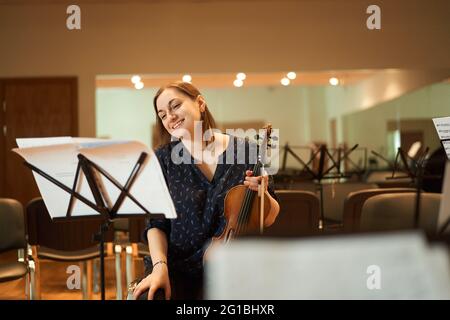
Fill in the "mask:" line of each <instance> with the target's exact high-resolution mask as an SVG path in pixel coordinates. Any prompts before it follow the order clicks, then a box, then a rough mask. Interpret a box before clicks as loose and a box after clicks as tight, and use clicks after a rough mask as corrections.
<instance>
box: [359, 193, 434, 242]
mask: <svg viewBox="0 0 450 320" xmlns="http://www.w3.org/2000/svg"><path fill="white" fill-rule="evenodd" d="M441 197H442V195H441V194H438V193H422V194H421V201H420V204H421V206H420V217H419V227H420V228H422V229H424V230H425V231H426V232H427V233H431V234H434V233H436V227H437V219H438V215H439V206H440V202H441ZM415 205H416V193H413V192H411V193H395V194H380V195H376V196H373V197H371V198H369V199H368V200H367V201H366V202H365V203H364V205H363V209H362V214H361V222H360V229H361V230H362V231H384V230H399V229H411V228H414V216H415Z"/></svg>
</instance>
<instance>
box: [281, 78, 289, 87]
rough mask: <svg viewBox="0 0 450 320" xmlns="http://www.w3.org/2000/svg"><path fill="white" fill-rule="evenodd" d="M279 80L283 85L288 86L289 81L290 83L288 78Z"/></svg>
mask: <svg viewBox="0 0 450 320" xmlns="http://www.w3.org/2000/svg"><path fill="white" fill-rule="evenodd" d="M280 82H281V84H282V85H283V86H288V85H289V83H291V80H289V79H288V78H283V79H281V81H280Z"/></svg>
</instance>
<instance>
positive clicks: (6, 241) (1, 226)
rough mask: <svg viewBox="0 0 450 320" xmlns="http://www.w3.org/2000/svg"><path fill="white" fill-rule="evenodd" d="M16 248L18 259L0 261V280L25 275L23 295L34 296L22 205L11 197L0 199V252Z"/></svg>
mask: <svg viewBox="0 0 450 320" xmlns="http://www.w3.org/2000/svg"><path fill="white" fill-rule="evenodd" d="M11 250H18V253H19V254H18V255H19V258H18V261H13V262H7V263H6V262H2V263H0V282H6V281H12V280H17V279H20V278H23V277H26V281H25V295H26V296H27V297H28V298H29V299H34V298H35V292H34V262H33V261H32V260H30V259H29V257H28V250H27V241H26V237H25V223H24V214H23V207H22V205H21V204H20V202H18V201H16V200H13V199H0V253H6V252H7V251H11Z"/></svg>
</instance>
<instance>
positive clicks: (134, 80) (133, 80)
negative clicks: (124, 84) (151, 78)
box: [131, 75, 141, 84]
mask: <svg viewBox="0 0 450 320" xmlns="http://www.w3.org/2000/svg"><path fill="white" fill-rule="evenodd" d="M131 82H133V83H134V84H136V83H138V82H141V77H139V76H138V75H135V76H132V77H131Z"/></svg>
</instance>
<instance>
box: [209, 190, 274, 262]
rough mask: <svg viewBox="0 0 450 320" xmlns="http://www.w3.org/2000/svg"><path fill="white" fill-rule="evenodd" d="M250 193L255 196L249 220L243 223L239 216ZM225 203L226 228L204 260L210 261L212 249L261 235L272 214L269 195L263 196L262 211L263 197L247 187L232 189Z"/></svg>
mask: <svg viewBox="0 0 450 320" xmlns="http://www.w3.org/2000/svg"><path fill="white" fill-rule="evenodd" d="M249 192H252V193H254V195H253V199H251V204H250V205H249V210H248V219H247V220H246V221H242V218H241V219H240V218H239V216H240V214H242V209H243V208H242V207H243V203H245V201H246V194H247V195H248V194H249ZM224 201H225V207H224V215H225V219H226V225H225V228H224V230H223V232H222V234H221V235H220V236H218V237H214V238H212V241H211V244H210V245H209V247H208V248H207V250H206V251H205V255H204V260H208V255H209V254H210V250H211V248H214V247H216V246H218V245H222V244H226V243H228V242H229V241H230V240H233V239H235V238H237V237H241V236H256V235H259V234H261V226H264V221H265V220H266V218H267V216H268V214H269V212H270V200H269V193H268V192H267V191H265V194H264V196H263V201H264V205H263V211H261V197H259V196H258V195H257V192H256V191H250V190H249V189H248V187H247V186H245V185H238V186H235V187H233V188H231V189H230V190H229V191H228V193H227V195H226V196H225V200H224ZM262 213H263V214H262ZM241 217H242V216H241ZM261 218H262V221H261ZM240 220H241V221H240Z"/></svg>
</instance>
